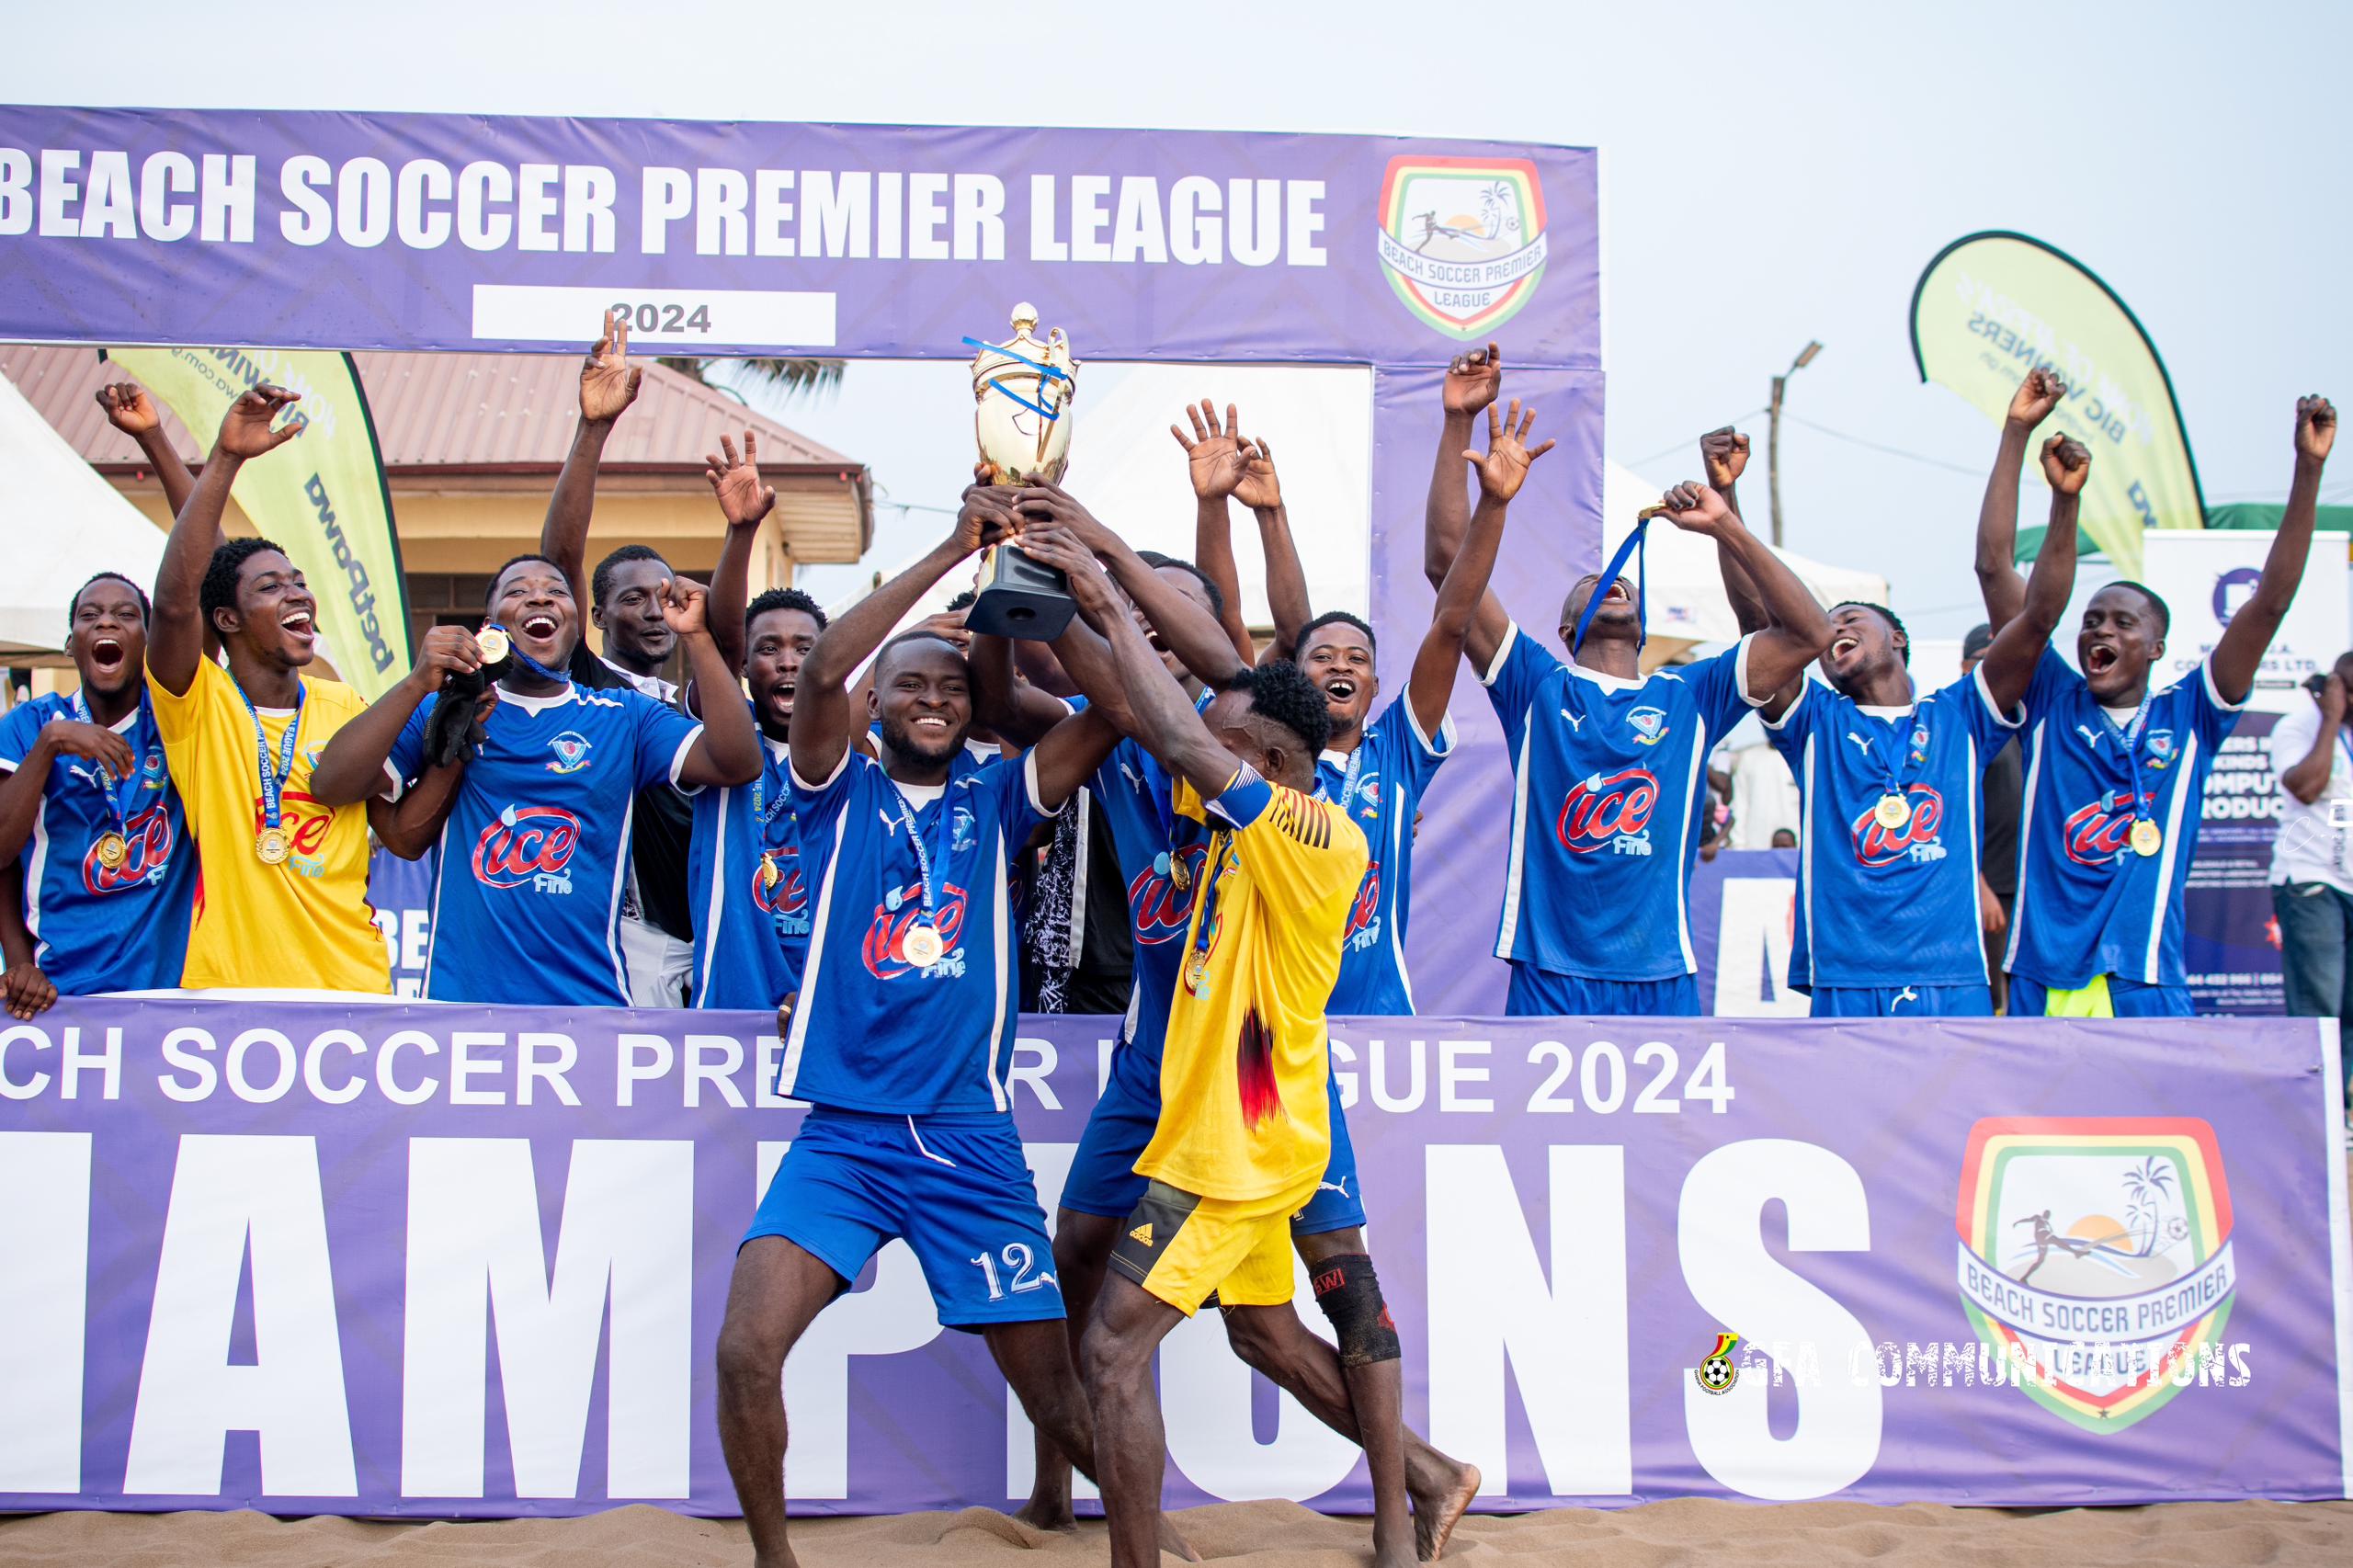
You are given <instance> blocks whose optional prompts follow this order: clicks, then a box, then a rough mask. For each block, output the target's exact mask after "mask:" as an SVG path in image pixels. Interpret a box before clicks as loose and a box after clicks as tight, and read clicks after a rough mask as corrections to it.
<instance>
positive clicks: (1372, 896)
mask: <svg viewBox="0 0 2353 1568" xmlns="http://www.w3.org/2000/svg"><path fill="white" fill-rule="evenodd" d="M1380 939H1381V862H1380V861H1378V860H1375V861H1373V862H1372V863H1371V864H1370V865H1368V866H1367V867H1365V869H1364V881H1362V882H1359V883H1358V885H1357V901H1356V902H1355V903H1352V904H1350V905H1348V924H1347V929H1346V930H1344V931H1342V932H1341V933H1340V942H1341V945H1342V946H1343V947H1347V948H1350V949H1355V950H1356V951H1358V952H1362V951H1363V950H1364V949H1367V948H1370V946H1372V944H1373V943H1375V942H1377V941H1379V940H1380Z"/></svg>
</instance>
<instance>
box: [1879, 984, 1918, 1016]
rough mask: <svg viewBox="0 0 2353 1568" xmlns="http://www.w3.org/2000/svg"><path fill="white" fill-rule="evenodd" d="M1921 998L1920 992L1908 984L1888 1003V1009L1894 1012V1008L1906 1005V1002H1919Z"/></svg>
mask: <svg viewBox="0 0 2353 1568" xmlns="http://www.w3.org/2000/svg"><path fill="white" fill-rule="evenodd" d="M1919 999H1920V994H1919V993H1918V992H1916V991H1915V990H1913V989H1912V988H1911V987H1910V986H1908V985H1907V986H1905V987H1904V989H1903V990H1901V991H1899V992H1897V993H1896V994H1895V999H1894V1000H1893V1001H1892V1002H1890V1003H1889V1004H1888V1005H1887V1006H1888V1010H1889V1011H1891V1012H1893V1010H1894V1009H1896V1008H1898V1007H1901V1006H1904V1003H1906V1002H1917V1001H1918V1000H1919Z"/></svg>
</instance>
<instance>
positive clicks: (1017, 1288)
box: [965, 1242, 1053, 1301]
mask: <svg viewBox="0 0 2353 1568" xmlns="http://www.w3.org/2000/svg"><path fill="white" fill-rule="evenodd" d="M999 1259H1002V1260H1003V1261H1004V1263H1005V1267H1006V1272H1007V1273H1008V1274H1010V1275H1011V1276H1012V1277H1013V1279H1012V1283H1011V1284H1010V1285H1007V1284H1005V1283H1002V1282H1000V1280H999V1279H998V1278H997V1272H996V1266H997V1263H998V1260H999ZM965 1261H966V1262H968V1263H970V1264H972V1266H973V1267H977V1268H978V1269H979V1270H980V1271H981V1276H982V1278H984V1279H986V1280H987V1281H988V1282H989V1300H990V1301H1004V1300H1005V1297H1006V1291H1007V1290H1011V1291H1012V1293H1013V1294H1015V1295H1017V1296H1018V1295H1020V1294H1021V1293H1022V1292H1023V1291H1025V1290H1042V1289H1043V1288H1044V1287H1045V1286H1046V1285H1047V1284H1049V1283H1051V1281H1052V1279H1053V1276H1052V1275H1051V1274H1039V1273H1036V1272H1034V1271H1035V1270H1036V1268H1037V1267H1038V1257H1037V1254H1036V1253H1035V1252H1033V1251H1031V1250H1030V1247H1029V1244H1028V1243H1026V1242H1010V1243H1007V1244H1006V1246H1005V1248H1004V1249H1003V1250H1002V1251H1000V1252H999V1253H998V1254H997V1255H996V1256H995V1257H991V1256H989V1255H988V1254H987V1253H983V1254H981V1256H978V1257H974V1258H967V1259H966V1260H965Z"/></svg>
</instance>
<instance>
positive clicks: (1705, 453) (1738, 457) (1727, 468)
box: [1699, 425, 1748, 490]
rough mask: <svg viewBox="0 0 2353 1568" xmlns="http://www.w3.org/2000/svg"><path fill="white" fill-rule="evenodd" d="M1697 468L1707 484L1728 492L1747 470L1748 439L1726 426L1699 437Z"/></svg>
mask: <svg viewBox="0 0 2353 1568" xmlns="http://www.w3.org/2000/svg"><path fill="white" fill-rule="evenodd" d="M1699 466H1700V467H1701V468H1702V469H1704V470H1706V471H1707V475H1708V483H1710V484H1711V485H1713V486H1715V488H1717V489H1718V490H1730V489H1731V488H1732V487H1733V484H1734V483H1737V482H1738V481H1739V479H1740V476H1741V474H1742V473H1743V472H1746V470H1747V468H1748V437H1745V436H1744V435H1742V434H1741V433H1740V432H1739V431H1737V430H1735V429H1733V427H1732V426H1729V425H1727V426H1724V427H1723V428H1722V429H1721V430H1711V431H1709V432H1708V433H1707V434H1706V435H1704V436H1702V437H1699Z"/></svg>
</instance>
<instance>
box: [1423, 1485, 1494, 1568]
mask: <svg viewBox="0 0 2353 1568" xmlns="http://www.w3.org/2000/svg"><path fill="white" fill-rule="evenodd" d="M1480 1480H1481V1477H1480V1474H1479V1467H1478V1466H1477V1465H1475V1464H1458V1465H1456V1466H1455V1467H1454V1472H1453V1474H1452V1475H1451V1476H1450V1477H1449V1478H1448V1479H1447V1481H1446V1483H1445V1484H1444V1485H1443V1486H1440V1487H1438V1488H1436V1489H1434V1490H1431V1491H1428V1492H1419V1491H1417V1492H1415V1493H1414V1494H1412V1495H1413V1499H1414V1537H1415V1541H1414V1548H1415V1551H1416V1552H1417V1553H1419V1554H1420V1557H1421V1560H1422V1561H1423V1562H1437V1561H1438V1557H1439V1555H1440V1554H1441V1553H1443V1552H1444V1551H1446V1543H1447V1541H1448V1540H1449V1538H1451V1537H1452V1536H1453V1534H1454V1527H1455V1526H1456V1525H1459V1524H1461V1522H1462V1515H1463V1513H1464V1511H1465V1510H1466V1509H1468V1508H1469V1507H1470V1506H1471V1500H1472V1498H1473V1497H1476V1496H1477V1495H1478V1494H1479V1482H1480Z"/></svg>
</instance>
